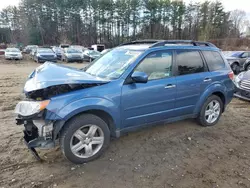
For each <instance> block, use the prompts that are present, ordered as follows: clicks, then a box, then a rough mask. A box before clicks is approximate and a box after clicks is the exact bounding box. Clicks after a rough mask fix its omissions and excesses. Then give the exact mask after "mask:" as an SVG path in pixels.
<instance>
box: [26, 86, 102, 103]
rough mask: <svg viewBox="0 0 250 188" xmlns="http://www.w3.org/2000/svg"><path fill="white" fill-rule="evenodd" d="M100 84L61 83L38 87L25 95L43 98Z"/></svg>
mask: <svg viewBox="0 0 250 188" xmlns="http://www.w3.org/2000/svg"><path fill="white" fill-rule="evenodd" d="M99 85H102V84H100V83H98V84H96V83H92V84H63V85H55V86H50V87H48V88H44V89H39V90H35V91H30V92H28V93H26V97H27V98H30V99H33V100H38V101H40V100H45V99H49V98H51V97H53V96H56V95H60V94H64V93H68V92H70V91H75V90H80V89H85V88H90V87H95V86H99Z"/></svg>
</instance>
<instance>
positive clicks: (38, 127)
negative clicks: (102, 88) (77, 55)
mask: <svg viewBox="0 0 250 188" xmlns="http://www.w3.org/2000/svg"><path fill="white" fill-rule="evenodd" d="M105 83H108V81H106V80H101V79H99V78H96V77H94V76H91V75H88V74H87V73H85V72H83V71H81V70H78V69H73V68H69V67H65V66H59V65H55V64H53V63H45V64H43V65H41V66H39V67H38V68H37V69H36V70H35V71H34V72H33V73H32V74H31V75H30V76H29V78H28V80H27V82H26V84H25V87H24V93H25V95H26V99H25V100H24V101H21V102H19V103H18V104H17V105H16V108H15V113H16V114H17V118H16V121H17V122H16V123H17V125H24V130H23V133H24V141H25V143H26V145H27V146H28V148H29V149H30V151H31V152H32V154H33V155H34V156H35V157H36V159H38V160H40V157H39V155H38V153H37V152H36V150H35V148H38V147H39V148H52V147H55V141H56V139H57V138H58V133H59V131H60V129H61V128H62V125H61V124H62V123H63V124H64V121H63V119H62V118H61V117H59V116H57V114H56V112H57V111H58V109H60V108H61V107H60V106H58V103H57V105H56V104H55V103H54V104H53V100H55V98H57V96H59V95H63V94H66V93H69V92H73V91H77V90H82V89H86V88H90V87H96V86H99V85H102V84H105ZM81 96H82V95H81ZM48 109H50V110H48Z"/></svg>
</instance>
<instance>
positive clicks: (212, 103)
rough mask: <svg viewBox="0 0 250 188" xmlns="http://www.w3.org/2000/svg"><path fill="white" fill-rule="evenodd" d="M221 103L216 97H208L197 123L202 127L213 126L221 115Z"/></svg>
mask: <svg viewBox="0 0 250 188" xmlns="http://www.w3.org/2000/svg"><path fill="white" fill-rule="evenodd" d="M222 109H223V102H222V100H221V98H220V97H218V96H217V95H212V96H210V97H209V98H208V99H207V100H206V102H205V103H204V104H203V106H202V108H201V112H200V114H199V117H198V118H197V120H198V123H199V124H200V125H201V126H203V127H208V126H214V125H215V124H217V123H218V121H219V119H220V116H221V114H222Z"/></svg>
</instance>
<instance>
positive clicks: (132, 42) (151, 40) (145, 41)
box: [119, 39, 164, 46]
mask: <svg viewBox="0 0 250 188" xmlns="http://www.w3.org/2000/svg"><path fill="white" fill-rule="evenodd" d="M163 41H164V40H154V39H145V40H135V41H131V42H126V43H123V44H120V45H119V46H126V45H132V44H157V43H160V42H163Z"/></svg>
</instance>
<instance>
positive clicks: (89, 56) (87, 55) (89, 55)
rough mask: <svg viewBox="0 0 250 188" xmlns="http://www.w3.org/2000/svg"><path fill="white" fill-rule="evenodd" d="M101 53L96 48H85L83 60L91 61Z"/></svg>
mask: <svg viewBox="0 0 250 188" xmlns="http://www.w3.org/2000/svg"><path fill="white" fill-rule="evenodd" d="M100 56H101V53H100V52H98V51H95V50H84V52H83V61H87V62H91V61H93V60H95V59H96V58H98V57H100Z"/></svg>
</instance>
